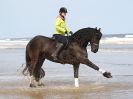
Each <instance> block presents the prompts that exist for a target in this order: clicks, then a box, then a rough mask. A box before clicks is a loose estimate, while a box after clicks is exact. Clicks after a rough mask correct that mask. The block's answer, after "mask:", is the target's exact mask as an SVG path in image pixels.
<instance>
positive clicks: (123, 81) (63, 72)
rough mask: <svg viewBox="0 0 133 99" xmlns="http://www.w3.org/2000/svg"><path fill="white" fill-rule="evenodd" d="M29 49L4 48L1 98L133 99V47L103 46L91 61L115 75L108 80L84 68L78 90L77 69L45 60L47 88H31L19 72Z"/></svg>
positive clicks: (90, 54)
mask: <svg viewBox="0 0 133 99" xmlns="http://www.w3.org/2000/svg"><path fill="white" fill-rule="evenodd" d="M24 51H25V49H0V55H1V57H0V63H1V64H0V99H125V98H127V99H133V61H132V58H133V46H132V45H110V46H109V45H101V47H100V50H99V52H98V53H97V54H94V53H91V52H90V51H88V53H89V58H90V60H92V61H93V62H94V63H95V64H97V65H98V66H99V67H101V68H104V69H105V70H108V71H110V72H111V73H112V75H113V78H112V79H106V78H104V77H103V76H102V75H101V74H99V73H98V72H97V71H95V70H93V69H91V68H89V67H87V66H85V65H81V66H80V71H79V79H80V87H79V88H75V87H74V79H73V68H72V66H71V65H61V64H57V63H52V62H50V61H45V63H44V65H43V68H44V70H45V72H46V76H45V78H44V79H43V82H44V84H45V86H44V87H38V88H34V89H33V88H29V78H28V77H23V76H19V75H18V72H17V70H18V69H19V68H20V67H21V65H22V63H25V59H24V58H25V56H24V54H25V52H24Z"/></svg>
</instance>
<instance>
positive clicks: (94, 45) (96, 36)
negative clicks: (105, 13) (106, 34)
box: [90, 28, 102, 53]
mask: <svg viewBox="0 0 133 99" xmlns="http://www.w3.org/2000/svg"><path fill="white" fill-rule="evenodd" d="M100 30H101V28H99V29H97V28H95V29H94V32H93V33H92V37H91V39H90V45H91V51H92V52H94V53H96V52H98V49H99V42H100V39H101V37H102V33H101V31H100Z"/></svg>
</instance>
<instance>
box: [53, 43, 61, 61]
mask: <svg viewBox="0 0 133 99" xmlns="http://www.w3.org/2000/svg"><path fill="white" fill-rule="evenodd" d="M62 48H63V43H58V44H57V49H56V50H55V52H54V53H53V54H52V57H53V58H54V60H58V59H57V57H58V54H59V52H60V51H61V49H62Z"/></svg>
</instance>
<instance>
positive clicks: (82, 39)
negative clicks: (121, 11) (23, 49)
mask: <svg viewBox="0 0 133 99" xmlns="http://www.w3.org/2000/svg"><path fill="white" fill-rule="evenodd" d="M97 31H98V30H97V29H96V28H90V27H89V28H83V29H80V30H78V31H76V32H75V33H74V34H73V35H72V36H71V37H70V39H71V40H72V41H74V42H77V43H78V44H80V46H81V47H86V46H87V45H88V42H89V39H90V38H92V36H93V35H94V33H96V32H97Z"/></svg>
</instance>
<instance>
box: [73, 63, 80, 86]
mask: <svg viewBox="0 0 133 99" xmlns="http://www.w3.org/2000/svg"><path fill="white" fill-rule="evenodd" d="M73 71H74V79H75V87H79V79H78V71H79V64H74V65H73Z"/></svg>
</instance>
